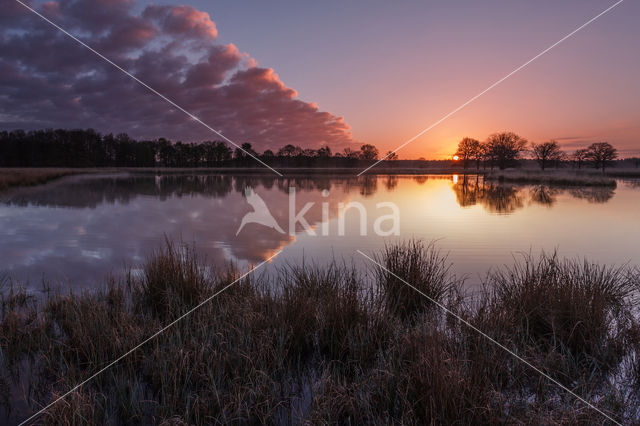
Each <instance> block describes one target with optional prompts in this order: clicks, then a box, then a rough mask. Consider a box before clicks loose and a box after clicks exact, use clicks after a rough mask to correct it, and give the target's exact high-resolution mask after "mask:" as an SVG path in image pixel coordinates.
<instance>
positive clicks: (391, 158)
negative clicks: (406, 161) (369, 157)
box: [385, 151, 398, 161]
mask: <svg viewBox="0 0 640 426" xmlns="http://www.w3.org/2000/svg"><path fill="white" fill-rule="evenodd" d="M385 159H386V160H387V161H396V160H397V159H398V153H396V152H393V151H389V152H387V155H386V157H385Z"/></svg>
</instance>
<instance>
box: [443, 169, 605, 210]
mask: <svg viewBox="0 0 640 426" xmlns="http://www.w3.org/2000/svg"><path fill="white" fill-rule="evenodd" d="M452 189H453V191H454V192H455V194H456V200H457V202H458V204H459V205H460V206H461V207H471V206H475V205H477V204H479V205H481V206H483V207H484V208H485V209H486V210H487V211H488V212H490V213H497V214H510V213H513V212H515V211H517V210H519V209H522V208H524V207H525V205H526V204H527V202H528V204H534V205H536V204H537V205H542V206H547V207H552V206H553V205H555V204H556V203H557V201H558V196H560V195H562V194H568V195H570V196H572V197H573V198H577V199H582V200H586V201H588V202H590V203H606V202H607V201H609V200H610V199H611V198H612V197H613V196H614V194H615V189H613V188H609V187H604V188H603V187H577V188H576V187H562V186H554V185H518V184H504V183H496V182H485V181H484V179H482V177H481V176H478V175H471V176H468V175H463V176H461V177H458V179H457V181H456V180H455V179H453V184H452Z"/></svg>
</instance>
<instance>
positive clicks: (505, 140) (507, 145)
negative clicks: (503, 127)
mask: <svg viewBox="0 0 640 426" xmlns="http://www.w3.org/2000/svg"><path fill="white" fill-rule="evenodd" d="M526 147H527V140H526V139H524V138H522V137H520V136H518V135H516V134H515V133H513V132H501V133H494V134H492V135H490V136H489V138H488V139H487V148H488V157H489V159H490V161H491V168H493V163H494V162H496V163H497V165H498V167H499V168H500V170H503V169H505V168H507V167H509V166H511V165H514V164H515V163H516V162H517V160H518V159H519V158H520V154H521V153H522V151H524V150H525V149H526Z"/></svg>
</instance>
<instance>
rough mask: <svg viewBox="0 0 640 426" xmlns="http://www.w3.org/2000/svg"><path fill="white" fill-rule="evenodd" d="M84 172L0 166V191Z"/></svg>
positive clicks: (84, 171) (79, 170)
mask: <svg viewBox="0 0 640 426" xmlns="http://www.w3.org/2000/svg"><path fill="white" fill-rule="evenodd" d="M86 172H87V171H86V170H83V169H47V168H42V169H39V168H24V169H3V168H0V191H2V190H5V189H8V188H13V187H19V186H34V185H41V184H43V183H47V182H49V181H52V180H54V179H58V178H61V177H63V176H69V175H73V174H79V173H86Z"/></svg>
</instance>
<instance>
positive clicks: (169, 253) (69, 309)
mask: <svg viewBox="0 0 640 426" xmlns="http://www.w3.org/2000/svg"><path fill="white" fill-rule="evenodd" d="M378 259H379V260H380V262H381V263H382V264H384V265H387V267H389V268H390V269H391V268H393V269H392V270H393V271H394V273H396V274H397V275H398V276H400V277H402V278H403V279H405V280H407V281H408V282H410V283H412V284H414V285H416V287H418V288H420V289H421V291H424V292H425V293H426V294H429V296H430V297H432V298H433V299H434V300H437V301H438V302H439V303H442V304H443V305H445V306H447V307H448V309H451V310H452V311H455V312H456V314H457V315H459V316H460V317H462V318H464V319H466V320H467V321H469V322H471V323H473V324H475V325H477V326H478V327H479V328H481V329H482V330H483V331H484V332H486V333H488V334H489V335H490V336H492V337H494V338H496V339H497V340H499V341H501V342H502V343H504V344H505V345H506V346H507V347H509V348H512V349H513V350H514V351H516V352H517V353H518V354H520V355H521V356H523V357H525V358H526V359H528V360H530V361H531V362H532V363H534V364H535V365H538V366H540V368H542V369H543V370H544V371H546V372H547V373H548V374H550V375H551V376H552V377H554V378H556V379H557V380H561V381H562V382H563V383H566V384H567V386H569V387H570V388H572V389H574V390H575V391H576V392H578V393H579V394H581V395H583V396H584V397H585V398H587V399H589V400H590V402H591V403H593V404H594V405H596V406H598V407H599V408H600V409H602V410H604V411H606V412H608V413H610V414H611V415H612V416H614V417H615V418H617V419H618V420H619V421H623V422H634V421H638V420H639V419H638V413H637V412H635V411H637V410H635V411H634V410H633V409H632V407H633V406H634V404H637V398H636V397H635V396H634V395H637V393H634V392H632V391H626V390H625V389H626V388H624V389H623V388H620V387H619V386H618V385H613V384H612V382H611V381H610V380H609V379H610V377H612V375H614V373H615V374H618V375H620V374H623V375H625V378H626V379H627V382H628V383H630V385H629V386H630V389H637V387H634V386H638V385H637V384H638V383H640V380H638V378H639V376H638V374H639V373H638V369H637V368H622V367H621V365H622V364H623V361H622V360H623V359H624V360H625V362H627V363H631V364H633V360H634V359H636V356H637V353H638V352H637V351H638V348H640V332H639V331H638V330H640V328H639V324H638V321H637V320H636V317H635V316H634V315H632V312H631V311H632V303H631V302H630V300H631V299H632V297H633V294H634V293H635V292H636V291H637V289H638V275H639V274H638V271H634V270H631V269H629V268H617V269H616V268H609V267H603V266H598V265H593V264H590V263H582V262H577V261H564V260H559V259H558V258H557V257H556V256H555V255H542V256H541V257H539V258H533V257H528V258H526V259H524V260H523V261H518V262H516V265H515V266H514V267H513V268H512V269H504V270H498V271H496V272H494V273H493V274H491V275H489V276H488V277H487V282H486V289H485V291H483V292H481V294H480V295H479V296H476V297H474V298H473V299H469V298H464V297H462V291H461V289H460V286H461V285H462V283H461V282H460V281H459V280H457V279H455V278H454V277H451V276H450V274H449V273H448V266H447V265H448V264H447V261H446V257H445V256H443V255H441V254H440V253H439V252H438V250H437V249H436V248H435V247H434V246H433V245H432V244H431V245H430V244H424V243H422V242H419V241H410V242H407V243H401V244H397V245H390V246H388V247H387V248H386V249H385V250H384V251H383V252H382V253H380V254H379V255H378ZM202 262H203V259H201V258H200V257H198V255H197V253H195V251H193V249H192V248H189V247H185V246H184V245H181V244H172V243H170V242H167V243H166V244H165V246H164V247H162V248H161V249H159V250H158V251H157V252H156V253H154V255H153V256H151V257H150V258H149V259H148V260H147V262H146V265H145V266H144V268H143V269H144V271H143V274H141V275H140V276H138V277H136V276H134V275H132V274H130V275H129V276H128V278H126V279H125V280H124V281H122V282H115V281H112V282H110V283H108V285H107V286H106V287H105V288H104V289H102V290H100V291H97V292H91V293H89V292H87V293H81V294H72V293H70V294H65V295H55V294H50V295H48V296H47V297H46V298H45V299H43V300H36V299H33V298H32V297H30V296H29V295H27V294H26V293H25V292H24V291H20V290H13V289H10V288H9V289H7V291H5V292H4V296H3V298H2V303H1V307H2V309H1V318H0V350H1V357H0V360H1V370H0V373H1V374H0V379H1V380H0V387H1V389H2V395H3V398H2V401H3V402H4V407H5V412H10V411H9V410H10V409H11V408H12V407H21V404H23V405H24V404H25V403H26V404H27V407H29V408H28V409H26V412H22V411H25V409H24V408H23V409H22V411H21V412H19V413H16V412H13V413H12V414H11V415H12V417H10V418H11V419H14V421H18V420H22V419H24V418H25V417H27V415H28V414H29V413H30V412H35V411H36V410H37V409H38V407H41V406H42V405H43V404H46V403H47V401H51V400H53V399H54V398H56V397H57V396H60V395H62V394H64V393H65V392H66V391H67V390H69V389H71V388H73V386H74V385H76V384H77V383H79V382H81V381H82V380H84V379H86V378H87V377H89V376H90V375H91V374H92V373H94V372H95V371H97V370H99V369H100V368H101V367H102V366H104V365H106V364H107V363H109V362H110V361H112V360H113V359H115V358H117V357H118V356H120V355H121V354H122V353H124V352H126V351H127V350H129V349H130V348H132V347H134V346H136V345H137V344H138V343H139V342H141V341H142V340H144V339H145V338H146V337H148V336H150V335H152V334H153V333H154V332H155V331H157V330H158V329H160V328H161V327H162V326H163V325H165V324H167V323H168V322H170V321H171V320H173V319H174V318H176V317H178V316H180V315H181V314H182V313H184V312H186V311H187V310H189V309H190V308H191V307H193V306H195V305H196V304H198V303H199V302H200V301H202V300H204V299H205V298H206V297H208V296H209V295H211V294H214V293H215V292H216V291H217V290H219V289H221V288H223V286H225V285H226V284H228V283H230V282H232V281H233V280H234V279H235V277H236V276H237V273H235V272H234V271H233V269H231V268H230V269H225V270H222V271H221V272H219V273H216V272H215V271H212V270H211V269H210V268H208V267H207V265H206V264H203V263H202ZM277 272H278V273H277V275H276V276H275V278H271V279H267V278H262V277H260V276H257V278H256V276H254V277H253V278H252V279H251V280H250V279H248V278H247V279H243V280H241V281H240V282H238V283H237V284H235V285H234V286H232V287H230V288H229V289H228V290H227V291H226V292H225V293H223V294H221V295H220V296H219V297H217V298H215V299H213V300H211V302H210V303H207V304H204V305H203V306H202V307H201V308H200V309H199V310H197V311H195V312H193V313H192V314H191V315H189V316H187V317H185V318H184V319H183V320H181V321H179V322H177V323H176V324H175V326H173V327H172V328H171V329H169V330H167V331H166V332H165V333H164V334H162V335H160V336H158V337H157V338H156V339H154V340H152V341H151V342H149V343H148V344H146V345H144V346H142V347H140V348H139V349H138V350H137V351H135V352H134V353H132V354H131V355H130V356H129V357H127V358H126V359H124V360H122V361H121V362H120V363H119V364H117V365H115V366H114V367H112V368H110V369H109V370H108V371H106V372H104V373H103V374H101V375H100V376H98V377H96V378H95V379H94V380H92V381H91V382H89V383H87V385H85V386H83V387H81V388H79V389H76V390H75V391H74V392H73V393H72V394H71V395H69V396H68V397H67V398H65V399H64V400H63V401H60V402H59V403H58V404H56V405H54V406H53V407H52V408H51V409H50V410H48V411H47V412H46V413H45V414H44V415H43V416H42V417H40V418H39V421H41V422H42V423H45V424H86V423H109V424H150V423H152V424H215V423H242V424H252V423H280V424H290V423H295V424H299V423H325V424H326V423H344V424H351V423H375V424H378V423H408V424H436V423H437V424H451V423H455V424H476V423H491V424H494V423H593V422H597V423H603V421H604V418H603V417H602V416H601V415H600V414H598V413H597V412H596V411H594V410H592V409H589V408H588V407H585V406H584V404H582V403H580V402H578V401H576V400H575V398H573V397H571V396H569V395H567V394H566V393H565V392H564V391H562V390H560V389H558V388H557V387H556V386H554V385H551V384H550V383H549V382H548V381H547V380H546V379H543V378H541V377H540V376H539V375H538V374H537V373H535V372H533V371H532V370H531V369H529V368H528V367H526V366H524V365H523V364H522V363H519V362H517V361H516V360H515V359H514V358H513V357H512V356H511V355H509V354H508V353H507V352H506V351H504V350H502V349H500V348H498V347H497V346H496V345H494V344H492V343H491V342H490V341H488V340H487V339H486V338H484V337H482V336H480V335H479V334H478V333H476V332H473V331H471V330H470V329H468V328H467V327H466V326H465V325H464V324H462V323H461V322H460V321H458V320H457V319H455V318H453V317H451V316H447V315H444V314H442V312H440V313H438V311H437V310H435V308H434V305H433V304H432V303H431V302H430V301H429V300H427V299H426V298H424V297H422V296H419V295H418V296H416V293H415V291H413V290H412V291H413V293H406V292H404V291H403V288H402V287H400V286H399V285H398V282H397V278H394V279H390V276H389V275H388V274H383V273H378V274H377V275H376V276H375V279H374V281H373V282H371V281H370V280H368V279H366V277H365V276H364V275H363V274H362V273H360V272H358V271H357V270H356V269H355V268H354V267H353V266H348V265H345V264H339V263H337V262H333V263H332V264H330V265H325V266H320V265H299V266H296V265H288V266H284V267H281V268H280V269H279V270H278V271H277ZM403 304H405V305H403ZM22 395H24V398H22V397H20V396H22ZM16 399H18V400H16ZM23 405H22V406H23ZM628 407H631V408H628ZM17 409H18V408H16V410H17ZM7 418H9V417H7Z"/></svg>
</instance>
